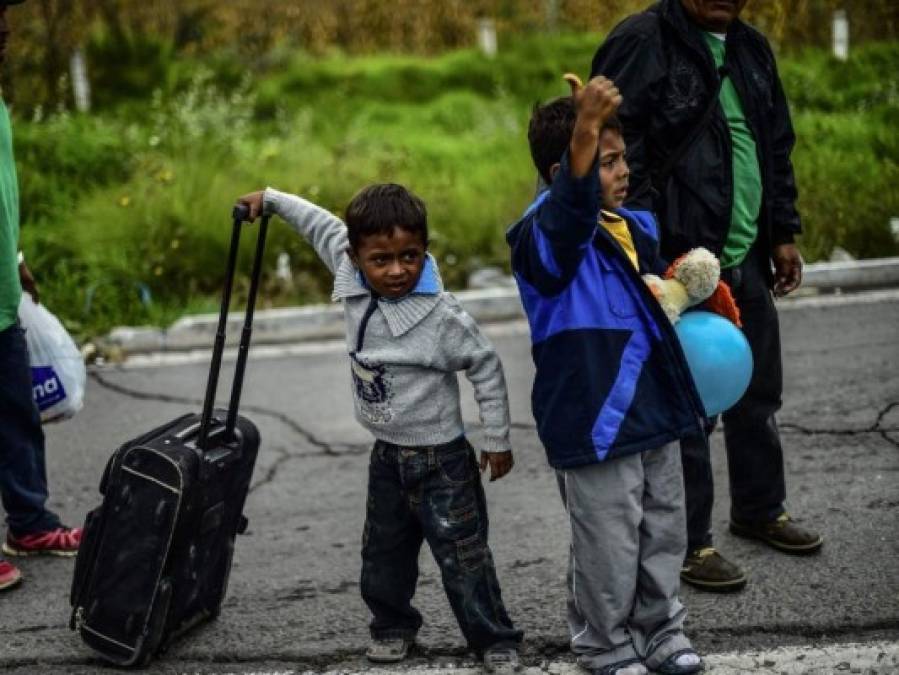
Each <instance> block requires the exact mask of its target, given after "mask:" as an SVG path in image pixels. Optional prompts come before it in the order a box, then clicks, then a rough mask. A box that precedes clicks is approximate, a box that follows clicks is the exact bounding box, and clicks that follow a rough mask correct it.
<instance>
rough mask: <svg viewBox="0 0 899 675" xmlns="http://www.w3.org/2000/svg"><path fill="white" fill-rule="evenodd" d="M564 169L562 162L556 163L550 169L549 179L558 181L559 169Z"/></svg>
mask: <svg viewBox="0 0 899 675" xmlns="http://www.w3.org/2000/svg"><path fill="white" fill-rule="evenodd" d="M561 168H562V164H561V163H560V162H556V163H555V164H553V165H552V166H551V167H549V177H550V178H552V179H553V180H555V179H556V174H557V173H559V169H561Z"/></svg>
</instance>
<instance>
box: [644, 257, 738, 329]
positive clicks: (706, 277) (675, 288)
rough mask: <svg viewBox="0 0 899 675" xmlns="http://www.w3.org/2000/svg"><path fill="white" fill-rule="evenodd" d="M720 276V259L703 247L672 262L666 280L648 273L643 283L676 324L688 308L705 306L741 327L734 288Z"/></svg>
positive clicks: (665, 275) (665, 276)
mask: <svg viewBox="0 0 899 675" xmlns="http://www.w3.org/2000/svg"><path fill="white" fill-rule="evenodd" d="M720 277H721V265H720V263H719V262H718V259H717V258H716V257H715V256H714V255H712V253H711V251H709V250H708V249H706V248H702V247H699V248H694V249H692V250H690V251H688V252H687V253H685V254H683V255H682V256H681V257H679V258H678V259H677V260H675V261H674V262H673V263H671V265H670V266H669V267H668V269H667V270H666V271H665V274H664V278H662V277H659V276H657V275H655V274H644V275H643V281H644V282H645V283H646V285H647V286H648V287H649V290H650V291H651V292H652V294H653V295H654V296H655V298H656V300H658V302H659V304H660V305H661V306H662V311H664V312H665V316H667V317H668V320H669V321H670V322H671V324H672V325H674V324H676V323H677V322H678V320H679V319H680V315H681V313H682V312H683V311H684V310H685V309H687V308H688V307H693V306H695V305H699V304H702V303H705V304H704V306H703V308H704V309H707V310H709V311H710V312H714V313H716V314H720V315H721V316H723V317H725V318H726V319H729V320H730V321H732V322H733V323H734V324H735V325H736V326H738V327H740V326H742V323H741V322H740V310H739V308H738V307H737V304H736V302H734V298H733V295H732V294H731V292H730V287H729V286H728V285H727V284H726V283H725V282H723V281H721V278H720Z"/></svg>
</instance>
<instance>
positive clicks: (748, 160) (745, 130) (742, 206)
mask: <svg viewBox="0 0 899 675" xmlns="http://www.w3.org/2000/svg"><path fill="white" fill-rule="evenodd" d="M704 35H705V41H706V44H708V46H709V49H710V50H711V52H712V56H713V57H714V59H715V65H716V66H718V67H721V65H722V64H723V63H724V41H723V40H721V39H720V38H717V37H715V36H714V35H712V34H710V33H704ZM718 100H719V101H720V102H721V107H722V108H724V115H725V117H727V126H728V128H729V129H730V140H731V147H732V148H733V176H734V201H733V206H732V207H731V212H730V229H729V230H728V232H727V240H726V241H725V242H724V250H723V251H722V252H721V267H734V266H735V265H739V264H740V263H741V262H743V259H744V258H745V257H746V254H747V253H749V249H750V248H751V247H752V244H753V242H754V241H755V238H756V236H757V235H758V218H759V210H760V209H761V206H762V174H761V171H760V169H759V159H758V154H757V152H756V147H755V139H754V138H753V137H752V131H751V130H750V129H749V125H748V124H747V122H746V115H745V114H744V113H743V104H742V102H741V101H740V96H739V94H737V90H736V89H735V88H734V84H733V82H731V80H730V78H729V77H727V78H725V79H724V82H723V83H722V84H721V92H720V93H719V94H718Z"/></svg>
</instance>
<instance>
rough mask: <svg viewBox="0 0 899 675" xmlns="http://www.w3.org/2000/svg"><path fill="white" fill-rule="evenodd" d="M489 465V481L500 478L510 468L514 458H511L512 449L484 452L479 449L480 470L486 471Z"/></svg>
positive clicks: (513, 463)
mask: <svg viewBox="0 0 899 675" xmlns="http://www.w3.org/2000/svg"><path fill="white" fill-rule="evenodd" d="M488 465H489V466H490V481H491V482H492V481H495V480H497V479H499V478H502V477H503V476H505V475H506V474H507V473H509V472H510V471H511V470H512V467H513V466H514V465H515V460H513V459H512V451H511V450H507V451H506V452H484V451H483V450H482V451H481V471H486V470H487V466H488Z"/></svg>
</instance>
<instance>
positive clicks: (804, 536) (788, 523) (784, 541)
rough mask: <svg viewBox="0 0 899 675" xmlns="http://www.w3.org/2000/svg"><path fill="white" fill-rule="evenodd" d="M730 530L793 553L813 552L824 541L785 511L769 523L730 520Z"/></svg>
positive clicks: (740, 535) (739, 535)
mask: <svg viewBox="0 0 899 675" xmlns="http://www.w3.org/2000/svg"><path fill="white" fill-rule="evenodd" d="M730 531H731V533H733V534H735V535H737V536H738V537H744V538H746V539H758V540H759V541H763V542H765V543H766V544H768V546H771V547H772V548H776V549H777V550H778V551H783V552H784V553H792V554H794V555H808V554H810V553H815V552H816V551H818V549H820V548H821V544H823V543H824V538H823V537H822V536H821V535H820V534H818V533H817V532H812V531H811V530H806V529H805V528H804V527H800V526H799V525H797V524H796V521H794V520H793V519H792V518H790V516H789V514H787V513H781V514H780V515H779V516H778V517H777V518H776V519H774V520H772V521H771V522H770V523H764V524H762V525H747V524H745V523H738V522H737V521H735V520H731V521H730Z"/></svg>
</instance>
